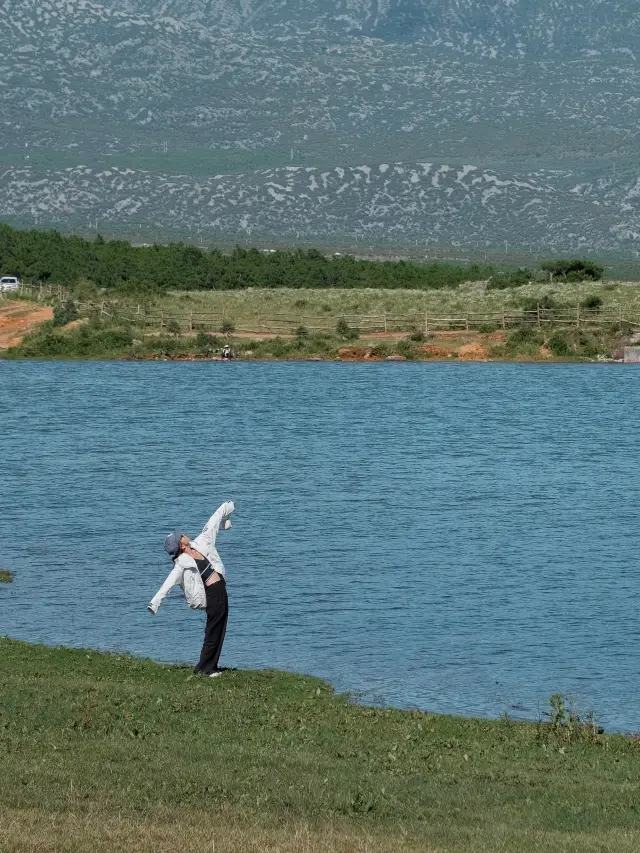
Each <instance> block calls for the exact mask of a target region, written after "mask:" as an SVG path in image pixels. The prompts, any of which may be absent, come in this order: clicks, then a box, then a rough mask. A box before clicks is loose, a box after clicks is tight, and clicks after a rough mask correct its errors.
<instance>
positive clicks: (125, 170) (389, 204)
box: [0, 0, 640, 252]
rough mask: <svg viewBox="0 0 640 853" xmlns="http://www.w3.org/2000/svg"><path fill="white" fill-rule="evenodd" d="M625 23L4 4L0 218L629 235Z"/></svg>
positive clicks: (638, 30)
mask: <svg viewBox="0 0 640 853" xmlns="http://www.w3.org/2000/svg"><path fill="white" fill-rule="evenodd" d="M639 36H640V8H639V7H638V6H637V4H636V3H635V2H631V0H626V2H621V0H613V2H606V3H605V2H604V0H590V2H586V0H584V2H579V0H567V2H560V0H529V2H525V0H510V2H498V1H497V0H495V2H490V3H484V4H478V3H476V2H472V0H337V2H327V0H309V2H306V3H302V2H299V0H266V2H260V0H160V2H156V3H153V4H152V3H151V2H150V0H111V2H102V3H94V2H89V0H0V175H2V176H3V177H2V178H1V179H0V186H2V188H3V204H2V207H1V208H0V217H1V218H3V219H5V220H7V221H11V222H14V223H20V224H33V223H34V222H36V221H37V222H38V224H46V225H53V224H55V225H57V226H58V227H60V228H72V227H78V224H79V223H84V222H85V221H87V220H89V219H92V220H95V219H96V218H99V219H102V220H103V221H104V222H105V223H107V222H108V223H109V224H111V222H113V225H114V228H115V227H116V225H117V224H118V223H119V222H120V223H121V220H122V219H123V217H124V218H126V217H128V219H129V222H130V223H131V224H132V225H134V226H135V227H136V228H137V229H138V230H139V231H140V232H144V233H151V232H153V230H154V229H155V228H156V226H155V225H154V223H155V222H156V221H157V220H158V218H161V219H162V220H163V221H164V223H165V225H166V226H168V227H169V228H171V227H174V228H175V236H185V237H186V236H189V235H193V234H203V233H205V232H206V230H207V228H209V227H215V228H216V229H218V230H219V231H220V232H225V233H226V234H227V235H228V236H229V238H230V239H233V237H234V235H236V234H246V233H248V231H249V230H251V232H252V234H253V235H254V236H255V237H256V238H257V237H259V236H260V235H261V234H265V235H266V234H267V233H271V232H272V229H275V230H276V231H277V229H278V228H279V227H281V228H283V229H285V230H286V232H287V235H288V237H290V236H291V235H292V234H295V233H298V232H300V233H305V235H306V236H307V238H311V239H312V238H313V233H314V231H316V232H317V233H318V235H329V234H334V235H335V236H336V237H346V238H351V237H354V238H355V236H356V235H361V234H364V233H370V234H374V233H375V232H376V231H380V233H383V232H385V231H386V232H388V231H389V230H391V232H392V233H397V235H398V239H399V240H400V241H401V240H402V237H403V235H405V236H406V239H407V240H411V241H414V240H415V239H418V240H421V239H424V240H425V241H426V240H433V239H435V238H436V237H437V236H438V235H440V237H441V239H443V240H444V239H448V238H449V237H451V239H455V240H459V241H461V242H462V243H467V242H470V241H473V240H475V241H478V240H495V241H503V240H509V241H510V242H512V243H514V244H516V243H518V244H520V245H527V244H539V243H540V242H541V241H545V240H547V239H548V238H549V236H550V235H549V234H548V231H549V229H550V230H551V231H552V232H553V234H552V236H553V239H554V240H555V241H557V243H558V245H560V244H563V245H564V246H565V247H567V248H570V247H573V246H579V245H582V244H584V242H585V241H586V240H588V241H589V242H590V243H591V244H592V245H594V246H595V245H597V246H600V247H603V248H609V249H611V250H618V249H619V250H622V251H625V252H626V251H635V242H634V241H635V240H636V239H637V238H635V237H634V235H635V233H636V232H638V231H640V219H639V218H638V201H637V194H634V193H635V189H634V188H635V187H636V186H637V181H636V178H637V176H638V175H640V157H639V156H638V152H639V150H640V149H639V148H638V139H639V134H640V128H639V126H638V121H637V110H638V103H639V102H640V72H639V70H638V67H637V64H636V55H635V50H636V47H635V46H636V43H638V44H640V38H639ZM424 162H431V163H436V164H438V166H434V167H433V168H434V169H437V168H441V167H442V168H444V164H446V163H448V164H450V166H449V168H450V170H451V175H453V174H458V172H459V170H460V169H461V168H462V164H464V163H468V164H475V166H476V167H477V169H476V171H475V173H474V172H469V173H468V174H469V175H471V174H475V175H476V176H478V175H491V174H494V175H495V176H497V177H496V180H499V181H500V182H501V183H500V195H499V196H497V197H496V196H490V197H489V200H490V201H491V199H493V207H491V208H489V207H488V202H487V201H486V198H485V196H484V195H483V192H484V190H485V189H487V188H490V187H489V186H484V183H486V179H485V178H483V179H482V180H481V181H478V182H475V183H474V182H472V181H471V180H470V181H469V185H468V186H467V188H466V189H465V188H463V187H462V186H461V185H460V183H459V182H456V181H455V179H453V180H452V182H451V185H449V181H448V178H447V180H444V179H443V181H442V182H441V183H440V184H439V185H438V186H436V187H434V186H433V185H432V184H431V183H430V180H431V177H432V175H431V172H429V175H423V172H422V169H423V167H422V166H420V165H419V164H421V163H424ZM398 163H400V164H404V165H401V166H400V167H399V168H403V169H404V170H405V171H404V173H403V174H404V175H405V176H406V175H409V174H413V173H415V174H417V175H418V176H419V177H418V179H417V180H414V181H413V182H412V180H411V179H410V178H407V177H405V178H402V177H401V174H400V173H397V172H393V171H392V173H391V174H393V175H395V178H394V180H393V181H392V182H391V183H389V173H388V172H381V171H380V169H381V166H382V165H383V164H398ZM362 164H367V165H365V166H363V165H362ZM288 166H299V167H300V168H299V169H298V171H296V172H293V171H291V170H288V169H287V167H288ZM364 168H367V169H369V170H370V171H369V174H370V176H371V175H373V176H375V180H374V179H373V178H370V180H369V182H367V181H365V180H364V179H362V178H356V177H355V176H357V175H364V174H365V173H364V172H363V171H361V169H364ZM306 169H310V170H311V171H305V170H306ZM340 170H345V174H349V175H351V176H352V178H350V179H349V187H348V188H347V189H344V188H341V187H342V183H341V182H340V179H339V178H336V180H335V181H334V180H333V178H332V180H331V181H329V183H328V185H327V187H326V193H324V195H326V196H327V198H326V199H325V198H324V197H323V194H321V193H316V192H313V191H310V192H307V191H306V190H307V185H306V180H307V179H306V177H304V176H306V175H315V176H316V177H315V180H316V181H317V182H319V181H320V178H321V176H322V174H325V173H326V174H330V175H332V176H334V175H335V176H339V174H340ZM107 172H112V174H114V175H119V176H120V177H119V178H118V182H120V181H122V182H123V190H122V193H120V194H116V195H114V194H113V192H112V190H111V189H109V188H106V187H105V181H104V179H103V178H102V177H101V176H103V175H105V174H106V173H107ZM221 173H224V174H226V175H228V177H226V178H225V179H224V180H222V179H215V177H214V176H215V175H216V174H221ZM175 175H180V176H181V177H175ZM294 175H295V176H296V177H295V179H294V178H292V176H294ZM384 175H386V177H384ZM441 175H443V176H449V172H442V173H441ZM123 176H124V177H123ZM429 176H431V177H429ZM396 178H397V179H396ZM290 179H291V180H293V182H294V185H295V188H294V189H292V190H286V191H281V190H278V189H277V188H275V187H272V188H271V189H273V190H274V191H275V192H276V193H278V194H280V195H282V194H283V192H284V198H285V199H288V201H287V202H286V204H285V202H284V201H278V200H277V199H274V197H273V195H272V194H271V193H269V192H268V184H269V183H270V182H273V183H275V184H277V185H281V186H288V183H287V182H288V181H289V180H290ZM385 181H387V184H386V185H385V183H384V182H385ZM483 182H484V183H483ZM538 182H541V185H543V186H544V187H546V189H545V190H544V191H543V190H541V189H540V190H539V189H536V190H535V193H536V196H535V199H534V198H533V197H532V196H531V192H532V191H531V190H529V189H528V188H527V187H526V186H522V184H531V185H532V186H535V187H537V186H538ZM488 183H489V184H490V183H491V181H490V179H489V181H488ZM107 184H109V182H108V181H107ZM168 185H171V187H172V194H171V196H170V197H164V196H163V193H164V189H165V188H166V187H167V186H168ZM109 186H110V185H109ZM203 187H204V188H205V189H203V190H202V189H201V188H203ZM576 187H578V189H576ZM118 192H120V191H118ZM420 192H422V193H423V194H422V195H420ZM183 193H185V194H186V195H184V196H182V194H183ZM201 193H202V194H203V198H205V197H206V199H207V201H206V203H205V204H204V205H202V204H200V202H198V201H197V200H198V199H199V198H200V195H201ZM209 193H210V195H209ZM391 194H393V197H391ZM178 196H179V197H180V198H179V200H178ZM61 197H63V198H64V200H63V201H61ZM380 197H382V198H384V199H385V202H384V203H382V204H381V203H379V199H380ZM238 198H241V199H243V200H244V201H241V202H239V201H238ZM212 199H214V201H213V202H212V201H211V200H212ZM329 199H330V201H329ZM249 200H251V204H249ZM125 201H126V204H124V202H125ZM178 202H179V203H178ZM530 203H531V204H530ZM243 205H244V207H243ZM249 208H251V210H249ZM559 208H561V209H559ZM173 210H176V211H179V212H178V213H176V214H175V216H174V215H173V214H172V211H173ZM543 210H544V211H546V212H544V213H543ZM278 211H279V212H278ZM247 216H248V219H247V218H246V217H247ZM278 217H284V218H282V219H281V220H280V221H279V220H278ZM167 220H168V221H167ZM212 223H215V225H213V226H212ZM479 225H481V226H482V234H481V235H480V236H479V231H478V228H479ZM105 227H106V226H105Z"/></svg>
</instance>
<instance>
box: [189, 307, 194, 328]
mask: <svg viewBox="0 0 640 853" xmlns="http://www.w3.org/2000/svg"><path fill="white" fill-rule="evenodd" d="M189 331H190V332H193V311H192V312H191V313H190V314H189Z"/></svg>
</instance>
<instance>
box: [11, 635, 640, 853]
mask: <svg viewBox="0 0 640 853" xmlns="http://www.w3.org/2000/svg"><path fill="white" fill-rule="evenodd" d="M0 676H1V679H2V684H3V689H2V692H1V693H0V756H1V760H2V768H3V771H2V774H0V801H1V802H2V805H3V810H2V818H1V819H0V848H2V850H3V851H6V853H26V851H52V853H53V851H56V853H58V851H65V853H80V851H83V852H84V851H92V853H102V851H104V853H107V851H109V853H111V851H114V850H127V851H133V853H138V851H149V853H151V851H153V853H168V851H175V850H185V851H216V853H237V851H242V853H252V851H253V853H276V851H278V853H319V851H327V853H328V852H329V851H331V853H339V851H340V853H356V851H361V853H364V851H367V853H381V851H396V850H402V851H407V853H418V851H420V853H425V851H432V852H433V853H436V851H437V853H472V851H473V853H498V851H501V853H503V851H518V853H539V851H541V850H544V851H546V853H585V851H594V852H595V851H602V853H604V851H616V853H632V851H633V853H635V851H636V850H637V849H638V847H639V845H640V806H639V804H638V798H637V790H638V784H639V783H640V763H639V761H638V759H639V758H640V744H639V743H638V741H637V740H635V739H633V738H630V737H629V738H627V737H622V736H617V735H603V734H601V733H599V732H598V730H597V729H595V728H592V727H587V726H581V725H576V724H573V723H571V722H570V721H569V720H568V717H567V716H566V714H564V712H563V711H562V708H560V709H559V711H558V712H557V713H556V717H555V718H554V719H555V725H551V724H549V723H546V724H536V723H532V724H526V723H516V722H512V721H510V720H508V719H506V718H505V719H502V720H500V721H490V720H479V719H462V718H453V717H447V716H439V715H433V714H430V713H423V712H421V711H417V710H416V711H396V710H386V709H372V708H366V707H359V706H355V705H352V704H350V702H349V701H348V697H346V696H336V695H335V694H334V693H333V692H332V691H331V689H330V688H329V687H328V686H327V685H326V684H324V683H323V682H321V681H319V680H317V679H314V678H308V677H304V676H299V675H292V674H286V673H282V672H268V671H267V672H243V671H227V672H226V673H225V674H224V675H223V676H222V677H221V678H218V679H215V680H213V681H211V680H208V679H204V678H197V677H195V676H193V675H192V671H191V668H189V667H178V666H173V667H169V666H161V665H158V664H154V663H152V662H151V661H147V660H140V659H134V658H129V657H126V656H123V655H103V654H98V653H96V652H92V651H88V650H69V649H50V648H45V647H42V646H30V645H27V644H24V643H18V642H15V641H11V640H8V639H0Z"/></svg>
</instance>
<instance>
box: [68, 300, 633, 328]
mask: <svg viewBox="0 0 640 853" xmlns="http://www.w3.org/2000/svg"><path fill="white" fill-rule="evenodd" d="M78 311H79V313H80V314H81V315H85V316H86V315H89V314H92V313H93V314H95V313H100V314H101V315H102V316H106V317H113V318H114V319H122V320H127V321H129V322H133V323H136V324H137V325H139V326H142V327H145V328H149V329H157V330H161V331H162V330H172V329H173V330H175V331H178V330H179V331H180V332H181V333H188V334H191V333H197V332H200V331H203V332H209V333H220V332H228V331H232V330H233V331H235V332H236V333H246V334H273V335H295V334H296V332H297V331H298V329H300V328H302V327H303V328H304V329H306V330H307V331H308V332H335V331H336V325H337V323H338V322H340V321H343V322H344V323H345V324H346V325H347V326H348V327H349V328H351V329H356V330H357V331H358V332H360V333H361V334H376V333H384V332H387V333H394V332H395V333H407V334H409V333H411V332H422V333H423V334H425V335H428V334H429V333H430V332H438V331H467V332H468V331H485V332H491V331H497V330H507V329H513V328H515V327H518V326H522V325H529V326H534V327H536V328H539V329H542V328H545V327H549V326H553V327H555V328H583V329H584V328H590V327H591V328H601V327H603V326H608V325H614V324H620V323H626V324H628V325H630V326H633V327H636V328H638V329H640V315H637V316H627V315H626V314H624V313H623V312H622V311H621V310H618V309H615V310H613V311H612V310H602V311H588V310H586V309H584V308H580V307H576V308H575V309H544V308H539V309H537V310H535V311H513V310H511V311H506V310H505V311H493V312H490V311H487V312H477V313H469V314H465V315H464V316H460V315H457V316H452V315H450V316H437V315H431V314H429V313H422V312H420V313H417V312H416V313H415V314H408V315H404V316H396V315H393V314H369V315H355V314H345V315H341V316H333V317H331V318H327V317H318V316H306V315H296V316H292V315H288V314H269V315H268V316H266V315H265V316H258V317H255V318H253V319H245V320H243V319H238V320H236V319H235V318H234V317H233V315H232V314H230V313H229V312H228V311H227V312H224V311H218V312H215V311H212V312H200V311H198V312H196V311H190V312H185V313H181V314H179V313H167V312H164V311H145V310H143V309H142V307H141V306H137V307H136V308H123V307H119V306H114V305H111V304H109V303H107V302H104V303H79V304H78Z"/></svg>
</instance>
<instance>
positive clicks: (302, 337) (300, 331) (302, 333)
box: [295, 326, 309, 341]
mask: <svg viewBox="0 0 640 853" xmlns="http://www.w3.org/2000/svg"><path fill="white" fill-rule="evenodd" d="M295 335H296V338H297V339H298V340H299V341H306V340H307V338H308V337H309V330H308V329H307V327H306V326H298V328H297V329H296V332H295Z"/></svg>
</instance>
